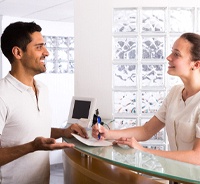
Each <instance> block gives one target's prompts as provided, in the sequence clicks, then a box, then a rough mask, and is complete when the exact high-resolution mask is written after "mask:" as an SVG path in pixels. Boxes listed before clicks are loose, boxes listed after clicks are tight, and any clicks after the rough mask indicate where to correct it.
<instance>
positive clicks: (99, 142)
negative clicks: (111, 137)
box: [72, 133, 112, 146]
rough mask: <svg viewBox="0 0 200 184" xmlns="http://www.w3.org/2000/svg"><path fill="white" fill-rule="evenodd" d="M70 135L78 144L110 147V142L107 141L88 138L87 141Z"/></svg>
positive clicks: (75, 135)
mask: <svg viewBox="0 0 200 184" xmlns="http://www.w3.org/2000/svg"><path fill="white" fill-rule="evenodd" d="M72 135H73V136H74V137H75V138H76V139H78V140H79V141H80V142H82V143H84V144H86V145H88V146H110V145H112V142H109V141H105V140H97V139H95V138H93V137H90V138H89V139H85V138H83V137H81V136H79V135H77V134H73V133H72Z"/></svg>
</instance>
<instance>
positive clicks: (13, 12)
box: [0, 0, 74, 22]
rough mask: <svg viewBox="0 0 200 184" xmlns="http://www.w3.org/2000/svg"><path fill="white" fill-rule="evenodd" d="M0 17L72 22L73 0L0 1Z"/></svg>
mask: <svg viewBox="0 0 200 184" xmlns="http://www.w3.org/2000/svg"><path fill="white" fill-rule="evenodd" d="M0 15H4V16H11V17H19V18H30V19H39V20H47V21H59V22H73V21H74V1H73V0H0Z"/></svg>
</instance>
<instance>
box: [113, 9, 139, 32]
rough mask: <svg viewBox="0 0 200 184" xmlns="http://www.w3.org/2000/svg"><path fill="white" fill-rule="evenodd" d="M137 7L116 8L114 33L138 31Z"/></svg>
mask: <svg viewBox="0 0 200 184" xmlns="http://www.w3.org/2000/svg"><path fill="white" fill-rule="evenodd" d="M137 19H138V16H137V9H134V8H131V9H125V8H124V9H114V12H113V33H120V32H123V33H125V32H136V31H137Z"/></svg>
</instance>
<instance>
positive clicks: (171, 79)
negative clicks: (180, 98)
mask: <svg viewBox="0 0 200 184" xmlns="http://www.w3.org/2000/svg"><path fill="white" fill-rule="evenodd" d="M167 77H168V81H169V82H168V84H169V86H170V87H172V86H174V85H177V84H182V83H183V82H182V80H181V79H180V78H179V77H177V76H172V75H168V76H167Z"/></svg>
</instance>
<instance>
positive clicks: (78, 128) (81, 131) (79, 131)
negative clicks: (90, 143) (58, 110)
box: [64, 123, 88, 139]
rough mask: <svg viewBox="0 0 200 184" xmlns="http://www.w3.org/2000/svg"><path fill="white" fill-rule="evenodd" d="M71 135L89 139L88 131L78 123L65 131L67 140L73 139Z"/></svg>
mask: <svg viewBox="0 0 200 184" xmlns="http://www.w3.org/2000/svg"><path fill="white" fill-rule="evenodd" d="M71 133H74V134H78V135H80V136H81V137H83V138H87V139H88V134H87V132H86V129H85V128H83V127H82V126H80V125H79V124H77V123H74V124H72V125H70V126H69V127H68V128H66V129H65V131H64V134H65V137H67V138H71V137H73V136H72V135H71Z"/></svg>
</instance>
